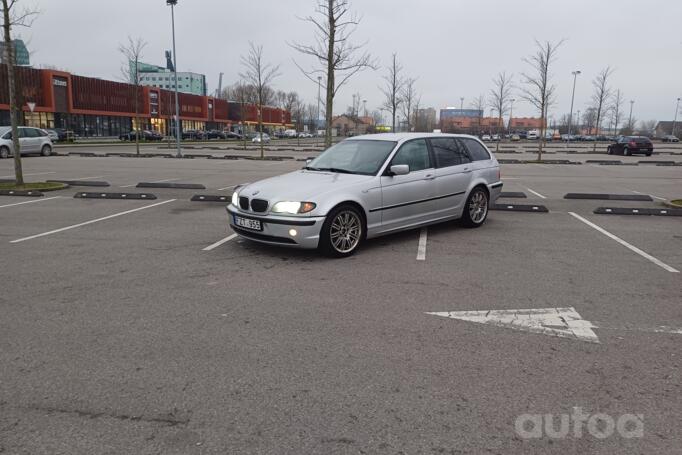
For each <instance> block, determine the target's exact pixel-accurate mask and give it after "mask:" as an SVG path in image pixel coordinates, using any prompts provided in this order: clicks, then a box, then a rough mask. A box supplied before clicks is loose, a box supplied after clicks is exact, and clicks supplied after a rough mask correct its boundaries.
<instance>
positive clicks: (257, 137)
mask: <svg viewBox="0 0 682 455" xmlns="http://www.w3.org/2000/svg"><path fill="white" fill-rule="evenodd" d="M251 142H263V143H266V144H267V143H268V142H270V136H269V135H268V134H267V133H260V134H259V133H256V135H255V136H254V137H253V139H251Z"/></svg>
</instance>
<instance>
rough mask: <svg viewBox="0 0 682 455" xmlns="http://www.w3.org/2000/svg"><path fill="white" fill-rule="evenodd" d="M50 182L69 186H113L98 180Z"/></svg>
mask: <svg viewBox="0 0 682 455" xmlns="http://www.w3.org/2000/svg"><path fill="white" fill-rule="evenodd" d="M48 182H57V183H66V184H67V185H69V186H111V185H109V182H104V181H98V180H48Z"/></svg>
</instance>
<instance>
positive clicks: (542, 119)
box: [538, 106, 545, 161]
mask: <svg viewBox="0 0 682 455" xmlns="http://www.w3.org/2000/svg"><path fill="white" fill-rule="evenodd" d="M540 111H541V112H540V137H539V138H538V161H542V146H543V142H544V140H545V106H542V109H541V110H540Z"/></svg>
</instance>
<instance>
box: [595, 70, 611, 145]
mask: <svg viewBox="0 0 682 455" xmlns="http://www.w3.org/2000/svg"><path fill="white" fill-rule="evenodd" d="M612 73H613V70H612V69H611V67H609V66H607V67H606V68H604V69H603V70H602V71H601V72H600V73H599V74H598V75H597V77H595V78H594V80H593V81H592V86H593V87H594V93H593V94H592V104H593V105H594V108H595V110H596V119H595V122H594V127H595V133H594V134H595V135H597V136H598V135H599V129H600V127H601V121H602V115H603V113H604V109H606V108H607V105H608V102H609V99H610V98H611V87H609V77H610V76H611V74H612ZM596 150H597V141H594V145H593V146H592V151H593V152H595V151H596Z"/></svg>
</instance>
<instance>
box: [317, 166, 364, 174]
mask: <svg viewBox="0 0 682 455" xmlns="http://www.w3.org/2000/svg"><path fill="white" fill-rule="evenodd" d="M315 170H316V171H328V172H337V173H339V174H355V172H353V171H349V170H348V169H341V168H338V167H318V168H315Z"/></svg>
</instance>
